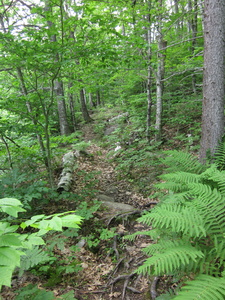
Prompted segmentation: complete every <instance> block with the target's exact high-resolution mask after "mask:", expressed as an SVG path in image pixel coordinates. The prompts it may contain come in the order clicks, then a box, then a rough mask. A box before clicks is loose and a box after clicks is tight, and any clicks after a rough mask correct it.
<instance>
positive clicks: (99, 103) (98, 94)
mask: <svg viewBox="0 0 225 300" xmlns="http://www.w3.org/2000/svg"><path fill="white" fill-rule="evenodd" d="M96 98H97V106H100V105H101V97H100V91H99V89H98V90H97V91H96Z"/></svg>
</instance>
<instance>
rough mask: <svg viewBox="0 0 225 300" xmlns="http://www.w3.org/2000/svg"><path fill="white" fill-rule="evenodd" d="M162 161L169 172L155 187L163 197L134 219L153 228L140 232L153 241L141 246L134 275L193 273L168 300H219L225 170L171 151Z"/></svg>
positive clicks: (223, 285) (224, 286) (223, 293)
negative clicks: (143, 258)
mask: <svg viewBox="0 0 225 300" xmlns="http://www.w3.org/2000/svg"><path fill="white" fill-rule="evenodd" d="M165 163H166V164H168V165H169V170H170V171H171V170H173V171H174V172H173V173H168V174H165V175H162V176H161V179H162V182H161V183H160V184H158V185H157V186H158V188H160V189H162V190H166V191H167V192H166V196H165V198H164V199H163V201H161V202H160V204H158V205H157V206H156V207H155V208H154V209H152V210H151V211H150V212H148V213H147V214H145V215H143V216H142V217H141V218H139V221H140V222H142V223H145V224H147V225H151V226H152V227H153V229H154V230H152V232H151V231H150V232H149V231H148V232H147V233H146V234H149V235H150V236H151V237H152V239H154V241H155V242H154V244H150V245H149V246H148V247H147V248H145V250H144V251H145V253H146V254H147V255H149V256H150V257H149V258H148V259H147V260H146V261H145V263H144V264H143V265H142V266H140V267H139V269H138V273H144V274H152V275H164V274H167V275H174V274H179V275H180V276H183V275H188V276H189V275H191V276H193V274H194V276H196V278H195V279H194V280H193V281H189V282H187V283H186V285H185V286H184V287H183V288H182V289H181V291H179V292H178V295H176V296H173V297H172V299H176V300H192V299H193V300H194V299H201V300H203V299H205V300H210V299H212V300H216V299H225V276H224V275H225V274H224V263H225V171H223V170H219V169H218V168H217V165H216V164H213V165H211V166H208V167H207V166H203V165H201V164H200V163H199V162H198V160H197V158H194V157H192V156H190V154H186V153H179V152H176V151H173V152H170V153H169V156H168V157H167V158H166V162H165ZM191 276H190V277H191ZM186 277H187V276H186Z"/></svg>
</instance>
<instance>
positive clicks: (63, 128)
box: [55, 80, 70, 135]
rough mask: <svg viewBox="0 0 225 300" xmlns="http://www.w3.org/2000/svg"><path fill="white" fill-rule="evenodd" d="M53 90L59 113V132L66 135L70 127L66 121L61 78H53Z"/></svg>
mask: <svg viewBox="0 0 225 300" xmlns="http://www.w3.org/2000/svg"><path fill="white" fill-rule="evenodd" d="M55 92H56V99H57V107H58V115H59V125H60V134H61V135H67V134H70V128H69V124H68V121H67V113H66V104H65V97H64V89H63V82H62V81H61V80H55Z"/></svg>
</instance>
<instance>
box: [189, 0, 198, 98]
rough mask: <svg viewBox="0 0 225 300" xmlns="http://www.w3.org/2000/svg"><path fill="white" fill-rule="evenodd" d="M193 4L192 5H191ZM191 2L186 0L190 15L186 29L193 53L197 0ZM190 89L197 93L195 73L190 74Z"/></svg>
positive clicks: (195, 34)
mask: <svg viewBox="0 0 225 300" xmlns="http://www.w3.org/2000/svg"><path fill="white" fill-rule="evenodd" d="M193 4H194V7H193ZM193 4H192V0H188V11H189V13H190V17H189V19H188V30H189V32H190V34H191V36H192V44H191V47H190V51H191V53H192V54H193V55H194V51H195V46H196V36H197V18H198V7H197V6H198V4H197V0H194V3H193ZM192 90H193V93H194V94H195V95H196V94H197V89H196V75H195V74H192Z"/></svg>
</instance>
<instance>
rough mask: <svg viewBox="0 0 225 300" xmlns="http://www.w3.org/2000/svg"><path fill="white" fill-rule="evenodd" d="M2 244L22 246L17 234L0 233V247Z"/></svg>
mask: <svg viewBox="0 0 225 300" xmlns="http://www.w3.org/2000/svg"><path fill="white" fill-rule="evenodd" d="M3 246H17V247H19V246H22V243H21V240H20V239H19V237H18V234H17V235H16V234H5V235H0V247H3Z"/></svg>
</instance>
